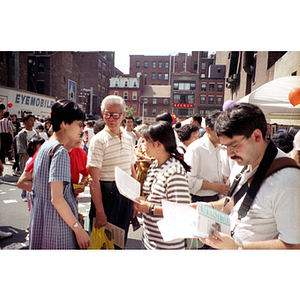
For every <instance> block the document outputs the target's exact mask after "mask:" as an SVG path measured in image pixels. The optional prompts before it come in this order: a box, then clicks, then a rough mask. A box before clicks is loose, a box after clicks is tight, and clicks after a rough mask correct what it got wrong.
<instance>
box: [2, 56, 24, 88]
mask: <svg viewBox="0 0 300 300" xmlns="http://www.w3.org/2000/svg"><path fill="white" fill-rule="evenodd" d="M27 57H28V54H27V52H18V51H0V85H3V86H8V87H12V88H17V89H23V90H27V78H28V74H27Z"/></svg>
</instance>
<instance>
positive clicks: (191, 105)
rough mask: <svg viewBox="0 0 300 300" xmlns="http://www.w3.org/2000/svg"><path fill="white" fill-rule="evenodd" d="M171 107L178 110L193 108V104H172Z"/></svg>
mask: <svg viewBox="0 0 300 300" xmlns="http://www.w3.org/2000/svg"><path fill="white" fill-rule="evenodd" d="M173 107H179V108H194V104H188V103H174V104H173Z"/></svg>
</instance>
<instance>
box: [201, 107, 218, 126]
mask: <svg viewBox="0 0 300 300" xmlns="http://www.w3.org/2000/svg"><path fill="white" fill-rule="evenodd" d="M220 113H221V111H220V110H217V109H215V110H211V111H210V112H209V113H208V114H207V115H206V116H205V124H206V126H208V127H209V128H210V129H211V130H214V128H215V123H216V121H217V118H218V116H219V115H220Z"/></svg>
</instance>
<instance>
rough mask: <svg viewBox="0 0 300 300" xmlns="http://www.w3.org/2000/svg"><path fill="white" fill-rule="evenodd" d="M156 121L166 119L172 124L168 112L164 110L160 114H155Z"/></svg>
mask: <svg viewBox="0 0 300 300" xmlns="http://www.w3.org/2000/svg"><path fill="white" fill-rule="evenodd" d="M155 120H156V122H159V121H167V122H168V123H170V124H171V125H172V121H173V119H172V116H171V115H170V114H169V113H168V112H164V113H162V114H159V115H158V116H156V119H155Z"/></svg>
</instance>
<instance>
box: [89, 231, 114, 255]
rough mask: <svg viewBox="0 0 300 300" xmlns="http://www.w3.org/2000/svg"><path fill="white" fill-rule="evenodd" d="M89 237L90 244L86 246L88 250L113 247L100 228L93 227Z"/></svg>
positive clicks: (110, 248)
mask: <svg viewBox="0 0 300 300" xmlns="http://www.w3.org/2000/svg"><path fill="white" fill-rule="evenodd" d="M90 239H91V245H90V246H89V247H88V250H112V249H114V248H115V247H114V244H113V243H112V242H111V241H110V240H109V239H108V237H107V236H106V234H105V233H104V231H103V229H102V228H95V227H93V230H92V233H91V236H90Z"/></svg>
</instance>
